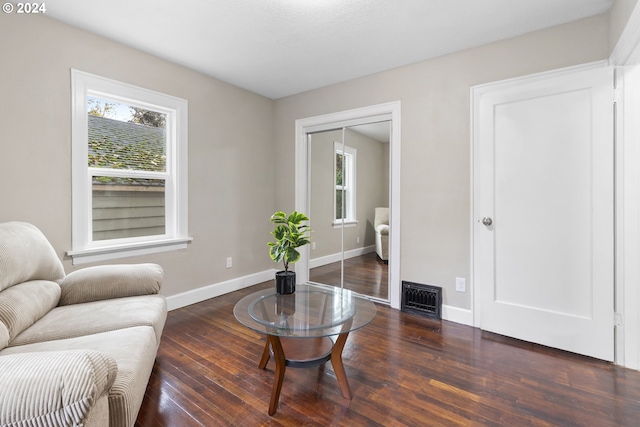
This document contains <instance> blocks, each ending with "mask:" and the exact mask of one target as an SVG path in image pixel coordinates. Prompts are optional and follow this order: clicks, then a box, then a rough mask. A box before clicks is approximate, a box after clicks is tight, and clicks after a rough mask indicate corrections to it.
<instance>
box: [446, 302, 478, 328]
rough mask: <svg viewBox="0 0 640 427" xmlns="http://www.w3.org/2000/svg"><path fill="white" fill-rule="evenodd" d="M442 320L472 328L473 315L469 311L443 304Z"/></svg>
mask: <svg viewBox="0 0 640 427" xmlns="http://www.w3.org/2000/svg"><path fill="white" fill-rule="evenodd" d="M442 320H449V321H451V322H456V323H461V324H463V325H468V326H473V313H472V312H471V310H467V309H464V308H458V307H453V306H451V305H444V304H443V305H442Z"/></svg>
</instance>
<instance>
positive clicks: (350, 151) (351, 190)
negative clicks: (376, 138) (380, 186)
mask: <svg viewBox="0 0 640 427" xmlns="http://www.w3.org/2000/svg"><path fill="white" fill-rule="evenodd" d="M338 154H342V158H343V160H342V161H343V168H345V170H346V171H347V173H345V174H344V175H343V178H342V185H341V186H339V185H337V184H336V182H335V180H336V173H337V170H336V168H337V166H336V156H337V155H338ZM356 156H357V150H356V149H355V148H353V147H349V146H348V145H344V144H342V143H340V142H337V141H334V143H333V186H334V190H333V194H334V196H333V216H334V218H333V225H334V226H335V227H341V226H343V225H344V226H355V225H356V224H357V223H358V221H357V219H356V164H357V162H356ZM339 189H342V190H343V192H342V194H343V195H344V194H345V192H346V195H347V197H346V198H344V199H343V201H342V206H343V207H346V209H345V212H344V218H341V219H340V218H335V216H336V209H337V205H336V197H335V194H336V191H337V190H339Z"/></svg>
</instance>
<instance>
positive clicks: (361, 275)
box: [309, 252, 389, 301]
mask: <svg viewBox="0 0 640 427" xmlns="http://www.w3.org/2000/svg"><path fill="white" fill-rule="evenodd" d="M340 266H341V263H340V262H334V263H331V264H327V265H323V266H321V267H316V268H312V269H310V270H309V280H310V281H311V282H315V283H324V284H326V285H333V286H340ZM344 287H345V288H346V289H350V290H352V291H354V292H357V293H359V294H362V295H368V296H370V297H373V298H378V299H380V300H384V301H389V265H388V264H385V263H384V261H382V260H381V259H380V258H378V255H376V253H375V252H371V253H368V254H364V255H360V256H357V257H353V258H349V259H346V260H345V261H344Z"/></svg>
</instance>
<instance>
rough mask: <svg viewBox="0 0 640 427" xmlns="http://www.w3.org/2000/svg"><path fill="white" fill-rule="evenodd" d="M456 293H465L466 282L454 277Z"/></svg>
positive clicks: (462, 278) (463, 279) (461, 278)
mask: <svg viewBox="0 0 640 427" xmlns="http://www.w3.org/2000/svg"><path fill="white" fill-rule="evenodd" d="M456 291H457V292H467V280H466V279H465V278H464V277H456Z"/></svg>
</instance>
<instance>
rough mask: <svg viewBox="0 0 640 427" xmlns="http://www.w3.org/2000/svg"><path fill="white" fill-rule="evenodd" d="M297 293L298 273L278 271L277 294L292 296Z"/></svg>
mask: <svg viewBox="0 0 640 427" xmlns="http://www.w3.org/2000/svg"><path fill="white" fill-rule="evenodd" d="M295 291H296V272H295V271H278V272H277V273H276V292H277V293H279V294H281V295H288V294H292V293H294V292H295Z"/></svg>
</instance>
